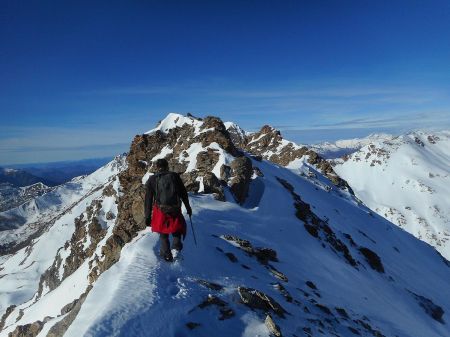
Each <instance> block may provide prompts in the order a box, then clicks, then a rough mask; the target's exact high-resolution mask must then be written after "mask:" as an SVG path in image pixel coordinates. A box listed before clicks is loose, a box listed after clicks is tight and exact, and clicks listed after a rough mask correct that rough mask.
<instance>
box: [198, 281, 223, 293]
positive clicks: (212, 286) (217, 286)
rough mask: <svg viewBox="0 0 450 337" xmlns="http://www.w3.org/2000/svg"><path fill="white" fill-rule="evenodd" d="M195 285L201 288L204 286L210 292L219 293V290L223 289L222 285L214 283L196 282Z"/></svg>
mask: <svg viewBox="0 0 450 337" xmlns="http://www.w3.org/2000/svg"><path fill="white" fill-rule="evenodd" d="M197 283H198V284H201V285H202V286H205V287H207V288H209V289H212V290H217V291H219V290H222V289H223V286H222V285H220V284H217V283H214V282H209V281H206V280H197Z"/></svg>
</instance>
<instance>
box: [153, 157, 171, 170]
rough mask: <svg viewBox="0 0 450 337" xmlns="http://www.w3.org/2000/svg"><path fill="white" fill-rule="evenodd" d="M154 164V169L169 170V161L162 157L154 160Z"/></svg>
mask: <svg viewBox="0 0 450 337" xmlns="http://www.w3.org/2000/svg"><path fill="white" fill-rule="evenodd" d="M155 166H156V170H157V171H159V172H161V171H168V170H169V162H168V161H167V160H166V159H164V158H162V159H158V160H157V161H156V162H155Z"/></svg>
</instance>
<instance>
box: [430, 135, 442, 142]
mask: <svg viewBox="0 0 450 337" xmlns="http://www.w3.org/2000/svg"><path fill="white" fill-rule="evenodd" d="M427 139H428V141H429V142H430V143H431V144H436V142H438V141H439V140H440V138H439V137H438V136H435V135H429V136H428V137H427Z"/></svg>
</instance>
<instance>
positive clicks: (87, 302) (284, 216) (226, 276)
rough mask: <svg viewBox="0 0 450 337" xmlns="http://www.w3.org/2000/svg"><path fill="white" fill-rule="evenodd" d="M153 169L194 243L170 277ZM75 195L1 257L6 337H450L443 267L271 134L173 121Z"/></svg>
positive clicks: (321, 164)
mask: <svg viewBox="0 0 450 337" xmlns="http://www.w3.org/2000/svg"><path fill="white" fill-rule="evenodd" d="M159 158H166V159H167V160H168V161H169V164H170V167H171V169H172V170H174V171H177V172H179V173H180V174H181V177H182V179H183V181H184V183H185V185H186V187H187V188H188V190H189V191H190V200H191V205H192V208H193V212H194V213H193V220H194V226H195V228H196V235H197V240H198V246H194V244H193V239H192V233H190V232H188V237H187V239H186V241H185V250H184V251H183V259H181V260H179V261H177V262H175V263H174V264H167V263H166V262H164V261H161V260H159V259H158V258H157V256H158V254H157V252H158V238H157V236H156V235H155V234H152V233H151V232H150V230H149V228H146V226H145V223H144V209H143V196H144V185H143V184H144V183H145V182H146V181H147V179H148V177H149V176H150V175H151V174H152V173H151V172H152V170H153V163H154V162H155V161H156V160H157V159H159ZM72 184H75V185H72V186H76V187H75V188H74V190H75V191H77V193H74V194H70V193H69V192H68V186H65V187H61V188H60V189H59V190H56V191H52V192H51V193H53V195H54V196H59V199H58V203H57V207H56V206H55V207H53V206H50V205H48V204H47V206H45V207H44V206H43V209H45V210H47V211H48V213H46V214H47V215H48V216H47V217H46V218H42V217H41V218H39V219H40V220H36V218H35V219H34V220H35V222H34V227H36V226H37V227H40V226H44V227H40V228H45V229H44V230H40V231H35V232H33V233H35V234H33V235H32V236H30V238H29V240H27V241H20V240H19V241H18V242H16V241H15V240H12V241H11V242H10V244H9V245H8V247H3V250H2V252H3V255H2V256H0V286H1V289H2V294H1V295H0V310H1V311H3V315H2V317H1V320H0V329H1V330H0V331H1V332H0V335H1V336H77V337H78V336H191V335H195V336H216V337H220V336H224V337H225V336H226V337H229V336H255V335H259V336H353V335H355V336H377V337H380V336H385V337H391V336H392V337H396V336H398V337H403V336H410V337H413V336H417V337H423V336H430V337H433V336H436V337H437V336H446V334H448V331H449V327H448V313H449V312H450V290H449V287H448V280H449V279H450V263H449V262H448V261H447V260H446V259H445V258H443V257H442V256H441V255H440V254H439V253H438V252H437V251H436V250H434V249H433V248H432V247H431V246H429V245H428V244H426V243H424V242H422V241H420V240H418V239H416V238H415V237H413V236H412V235H410V234H409V233H407V232H405V231H404V230H402V229H401V228H399V227H397V226H396V225H394V224H392V223H391V222H389V221H387V220H386V219H384V218H383V217H381V216H379V215H377V214H375V213H374V212H373V211H371V210H370V209H368V208H367V207H366V206H364V205H363V204H362V203H361V201H360V200H359V199H357V198H356V197H355V196H354V194H353V191H352V190H351V188H350V187H349V185H348V183H347V182H346V181H345V180H344V179H343V178H342V177H340V176H339V175H338V174H337V173H336V171H335V170H334V168H333V167H332V165H331V164H330V163H329V162H328V161H326V160H325V159H323V158H322V157H321V156H320V155H318V154H317V153H316V152H314V151H313V150H311V149H308V148H307V147H303V146H298V145H296V144H294V143H291V142H288V141H286V140H284V139H283V138H282V136H281V133H280V132H279V131H277V130H275V129H273V128H271V127H270V126H265V127H263V128H262V129H261V130H260V131H259V132H257V133H253V134H249V133H246V132H245V131H243V130H242V129H241V128H240V127H239V126H237V125H236V124H234V123H223V122H222V121H221V120H220V119H219V118H216V117H206V118H203V119H200V118H196V117H193V116H182V115H178V114H169V115H168V116H167V117H166V118H165V119H164V120H162V121H161V122H160V123H158V125H157V126H156V127H155V128H154V129H152V130H150V131H149V132H147V133H145V134H142V135H137V136H136V137H135V138H134V139H133V141H132V143H131V147H130V151H129V153H128V155H127V157H126V159H124V158H121V157H118V158H116V159H115V160H114V161H112V162H111V163H109V164H107V165H106V166H104V167H103V168H101V169H99V170H98V171H96V172H94V173H93V174H91V175H89V176H87V177H84V178H80V179H79V180H77V181H75V182H72ZM80 191H82V193H80ZM47 195H48V194H46V195H43V196H40V197H38V198H37V199H35V200H34V201H35V203H37V204H40V203H41V202H42V201H43V200H47V201H48V200H49V199H48V196H47ZM69 195H72V196H71V197H69ZM46 196H47V197H46ZM46 198H47V199H46ZM27 214H28V213H27V212H23V213H22V216H23V217H24V218H25V220H26V222H25V224H23V225H22V226H21V227H20V228H19V229H18V230H22V231H25V232H26V231H27V230H31V229H32V228H34V227H33V226H31V223H30V221H29V220H28V218H27V216H28V215H27ZM39 221H40V222H39ZM9 234H10V237H12V236H13V234H14V231H13V232H11V233H9ZM430 285H432V286H430Z"/></svg>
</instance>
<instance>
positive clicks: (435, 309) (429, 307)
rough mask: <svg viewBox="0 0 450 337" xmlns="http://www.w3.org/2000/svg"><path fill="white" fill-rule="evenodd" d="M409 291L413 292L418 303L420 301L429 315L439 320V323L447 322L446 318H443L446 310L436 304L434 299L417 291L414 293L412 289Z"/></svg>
mask: <svg viewBox="0 0 450 337" xmlns="http://www.w3.org/2000/svg"><path fill="white" fill-rule="evenodd" d="M408 291H409V290H408ZM409 293H411V295H412V296H413V297H414V299H415V300H416V301H417V303H419V305H420V306H421V307H422V309H423V310H424V311H425V312H426V314H427V315H428V316H430V317H431V318H433V319H434V320H436V321H438V322H439V323H442V324H445V322H444V320H443V319H442V316H443V315H444V310H443V309H442V308H441V307H440V306H439V305H436V304H434V303H433V301H432V300H430V299H429V298H426V297H425V296H421V295H418V294H416V293H413V292H412V291H409Z"/></svg>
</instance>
